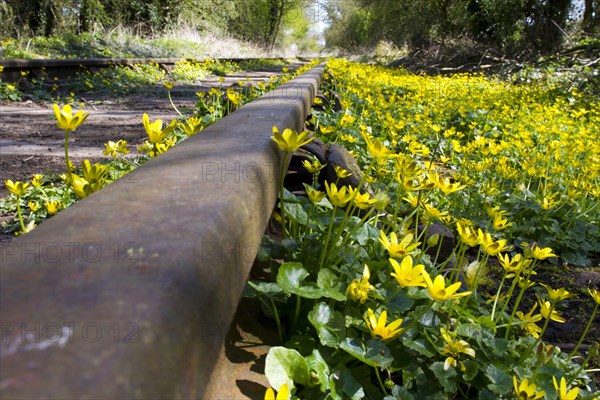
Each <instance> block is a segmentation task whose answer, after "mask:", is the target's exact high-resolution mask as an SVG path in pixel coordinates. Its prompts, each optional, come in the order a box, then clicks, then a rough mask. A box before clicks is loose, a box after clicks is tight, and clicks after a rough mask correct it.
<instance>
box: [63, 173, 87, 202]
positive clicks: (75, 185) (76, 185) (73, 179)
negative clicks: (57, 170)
mask: <svg viewBox="0 0 600 400" xmlns="http://www.w3.org/2000/svg"><path fill="white" fill-rule="evenodd" d="M67 183H68V184H69V185H70V186H71V189H73V191H74V192H75V194H76V195H77V197H79V198H80V199H83V198H84V197H87V196H88V195H90V194H91V193H93V190H91V187H90V183H89V182H88V181H87V180H86V179H85V178H82V177H81V176H79V175H77V174H71V176H70V179H68V182H67Z"/></svg>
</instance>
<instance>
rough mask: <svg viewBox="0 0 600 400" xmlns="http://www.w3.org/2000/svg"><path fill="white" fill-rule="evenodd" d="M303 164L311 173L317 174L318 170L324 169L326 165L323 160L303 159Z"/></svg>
mask: <svg viewBox="0 0 600 400" xmlns="http://www.w3.org/2000/svg"><path fill="white" fill-rule="evenodd" d="M302 165H303V166H304V168H306V170H307V171H308V172H310V173H311V174H316V173H317V172H319V171H320V170H322V169H323V168H324V167H325V165H323V164H321V162H320V161H319V160H314V161H313V162H310V161H308V160H304V161H302Z"/></svg>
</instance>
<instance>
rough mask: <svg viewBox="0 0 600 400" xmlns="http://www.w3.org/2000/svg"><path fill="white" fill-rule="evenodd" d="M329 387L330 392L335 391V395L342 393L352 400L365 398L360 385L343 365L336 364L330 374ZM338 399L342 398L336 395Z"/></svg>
mask: <svg viewBox="0 0 600 400" xmlns="http://www.w3.org/2000/svg"><path fill="white" fill-rule="evenodd" d="M331 380H332V382H331V386H335V389H333V388H332V392H333V391H334V390H335V391H336V392H337V393H340V392H342V393H344V394H345V395H346V396H348V397H350V398H351V399H352V400H360V399H362V398H364V397H365V391H364V389H363V388H362V386H361V384H360V383H359V382H358V381H357V380H356V378H354V376H352V373H351V372H350V371H349V370H348V368H346V367H345V366H344V365H341V364H338V366H337V367H336V368H335V370H334V371H333V373H332V374H331ZM338 398H342V397H340V396H339V395H338Z"/></svg>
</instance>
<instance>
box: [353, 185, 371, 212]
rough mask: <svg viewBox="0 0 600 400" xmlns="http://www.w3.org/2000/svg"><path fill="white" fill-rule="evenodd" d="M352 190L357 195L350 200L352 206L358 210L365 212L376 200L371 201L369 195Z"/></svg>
mask: <svg viewBox="0 0 600 400" xmlns="http://www.w3.org/2000/svg"><path fill="white" fill-rule="evenodd" d="M354 190H356V191H357V193H356V194H355V195H354V197H353V198H352V205H354V207H356V208H359V209H361V210H366V209H367V208H369V207H371V205H372V204H374V203H375V201H376V200H375V199H372V198H371V195H370V194H369V193H360V192H359V191H358V189H354Z"/></svg>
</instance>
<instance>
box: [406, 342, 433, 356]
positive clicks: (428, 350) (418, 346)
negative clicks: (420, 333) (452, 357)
mask: <svg viewBox="0 0 600 400" xmlns="http://www.w3.org/2000/svg"><path fill="white" fill-rule="evenodd" d="M402 343H403V344H404V345H405V346H406V347H408V348H409V349H412V350H414V351H416V352H417V353H419V354H421V355H424V356H425V357H433V356H435V355H436V354H437V351H436V350H435V348H434V347H433V346H432V345H431V343H429V342H428V341H427V340H425V339H424V338H420V339H415V340H410V339H406V340H402Z"/></svg>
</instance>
